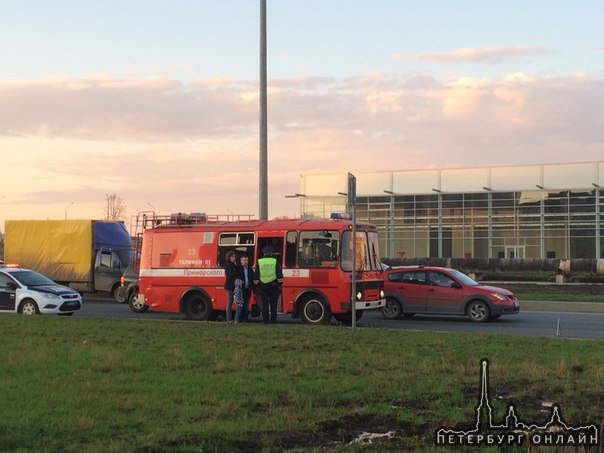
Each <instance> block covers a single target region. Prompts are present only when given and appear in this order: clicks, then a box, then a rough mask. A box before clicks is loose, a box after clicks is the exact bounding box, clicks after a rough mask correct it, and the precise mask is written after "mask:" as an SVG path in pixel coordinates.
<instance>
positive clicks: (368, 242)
mask: <svg viewBox="0 0 604 453" xmlns="http://www.w3.org/2000/svg"><path fill="white" fill-rule="evenodd" d="M351 238H352V232H351V231H345V232H344V233H343V234H342V269H343V270H345V271H351V270H352V240H351ZM355 245H356V260H355V261H356V268H357V271H377V270H380V269H381V268H380V255H379V251H378V250H379V249H378V236H377V233H376V232H371V231H369V232H365V231H357V233H356V244H355Z"/></svg>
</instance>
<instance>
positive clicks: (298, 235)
mask: <svg viewBox="0 0 604 453" xmlns="http://www.w3.org/2000/svg"><path fill="white" fill-rule="evenodd" d="M221 217H223V218H227V219H228V220H221V218H220V217H218V216H216V217H215V218H210V217H208V216H205V215H203V214H196V215H193V214H191V215H183V214H173V215H170V216H164V217H160V216H155V215H153V216H148V217H146V218H145V220H144V225H145V226H146V227H145V228H144V231H143V234H142V237H143V239H142V248H141V256H140V273H139V291H140V294H139V296H138V297H139V300H138V301H139V302H144V304H146V305H147V306H149V307H150V308H151V309H152V310H154V311H161V312H175V313H177V312H180V313H184V314H186V316H187V318H189V319H192V320H211V319H214V318H216V316H217V315H219V314H221V313H224V311H225V308H226V292H225V290H224V289H223V285H224V278H225V276H224V270H223V266H224V262H225V256H226V254H227V252H229V251H234V252H235V253H236V254H237V255H238V256H240V255H242V254H246V255H247V256H248V257H249V260H250V263H256V261H257V260H258V258H260V257H261V254H262V250H263V249H264V248H265V247H266V246H267V245H269V244H270V245H271V247H272V248H273V256H275V257H276V258H277V259H278V260H279V262H280V263H281V265H282V267H283V276H284V279H283V287H282V294H281V303H280V306H279V312H280V313H287V314H291V315H292V316H294V317H299V318H301V319H302V320H303V321H304V322H306V323H309V324H325V323H329V322H330V320H331V317H332V316H333V317H335V318H336V320H338V321H340V322H342V323H346V324H349V323H350V322H351V321H352V308H351V307H352V306H351V300H352V298H351V289H352V275H353V274H352V261H353V260H352V250H353V247H352V221H351V220H349V219H343V218H332V219H320V220H318V219H284V220H252V219H249V218H248V219H241V218H239V217H234V216H221ZM332 217H339V216H332ZM233 219H234V220H233ZM354 249H355V250H356V255H357V259H356V260H354V261H355V262H356V266H357V272H356V277H355V287H356V294H355V311H356V317H357V319H359V318H360V317H361V315H362V314H363V310H366V309H373V308H380V307H382V306H384V303H385V299H384V292H383V281H382V274H381V266H380V258H379V253H378V237H377V230H376V228H375V226H373V225H371V224H368V223H360V222H358V223H357V225H356V244H355V247H354ZM265 250H266V249H265Z"/></svg>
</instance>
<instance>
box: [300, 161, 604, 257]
mask: <svg viewBox="0 0 604 453" xmlns="http://www.w3.org/2000/svg"><path fill="white" fill-rule="evenodd" d="M354 176H355V177H356V195H357V196H356V205H355V211H356V218H357V220H359V221H361V220H362V221H369V222H371V223H373V224H375V225H377V227H378V229H379V233H380V251H381V254H382V256H384V257H389V258H397V257H409V258H411V257H414V258H424V257H433V258H434V257H437V258H527V259H528V258H531V259H548V258H555V259H575V258H595V259H599V258H604V242H603V237H604V231H603V226H602V212H603V211H604V207H603V204H604V162H580V163H565V164H541V165H517V166H493V167H479V168H478V167H477V168H446V169H428V170H396V171H383V172H367V173H356V174H355V175H354ZM347 187H348V175H347V174H346V173H337V174H304V175H301V180H300V192H299V193H298V194H297V196H299V197H300V211H301V214H302V216H303V217H321V218H325V217H329V215H330V213H331V212H336V211H340V212H342V211H346V210H350V209H351V207H350V206H347V204H346V202H347V198H346V196H345V195H343V194H345V193H346V191H347Z"/></svg>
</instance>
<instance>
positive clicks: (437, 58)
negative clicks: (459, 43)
mask: <svg viewBox="0 0 604 453" xmlns="http://www.w3.org/2000/svg"><path fill="white" fill-rule="evenodd" d="M551 52H552V50H551V49H548V48H546V47H530V46H515V47H486V48H482V49H475V48H469V47H464V48H461V49H456V50H452V51H451V52H442V53H428V52H420V53H414V54H405V53H395V54H393V55H392V59H393V60H419V61H430V62H433V63H477V62H485V63H489V64H497V63H501V62H503V61H506V60H510V59H513V58H518V57H523V56H530V55H542V54H547V53H551Z"/></svg>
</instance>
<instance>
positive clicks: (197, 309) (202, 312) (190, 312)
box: [183, 294, 212, 321]
mask: <svg viewBox="0 0 604 453" xmlns="http://www.w3.org/2000/svg"><path fill="white" fill-rule="evenodd" d="M183 308H184V312H185V315H187V318H188V319H190V320H192V321H207V320H209V319H210V316H211V314H212V303H211V302H210V301H209V300H208V299H206V298H205V297H204V296H202V295H201V294H191V295H189V296H187V298H186V299H185V301H184V305H183Z"/></svg>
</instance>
